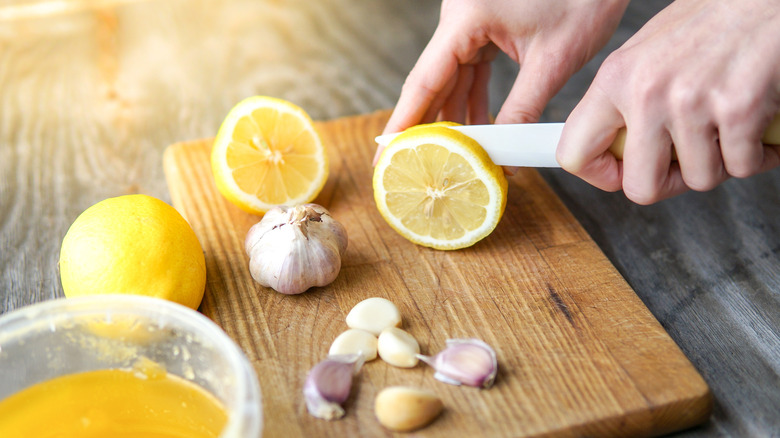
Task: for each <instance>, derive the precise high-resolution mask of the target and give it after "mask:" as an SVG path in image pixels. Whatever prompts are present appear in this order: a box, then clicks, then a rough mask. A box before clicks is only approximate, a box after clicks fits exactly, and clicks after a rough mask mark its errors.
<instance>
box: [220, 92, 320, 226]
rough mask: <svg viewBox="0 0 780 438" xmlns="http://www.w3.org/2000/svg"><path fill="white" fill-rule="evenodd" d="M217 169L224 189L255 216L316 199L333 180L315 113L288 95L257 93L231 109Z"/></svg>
mask: <svg viewBox="0 0 780 438" xmlns="http://www.w3.org/2000/svg"><path fill="white" fill-rule="evenodd" d="M211 168H212V172H213V174H214V180H215V183H216V185H217V189H218V190H219V192H220V193H221V194H222V195H223V196H224V197H225V198H227V200H228V201H230V202H232V203H233V204H235V205H237V206H238V207H240V208H241V209H242V210H244V211H247V212H249V213H252V214H264V213H265V212H266V211H268V210H270V209H271V208H273V207H275V206H277V205H282V204H284V205H295V204H301V203H306V202H310V201H312V200H313V199H314V198H315V197H316V196H317V195H318V194H319V192H320V191H321V190H322V187H323V186H324V185H325V181H326V180H327V179H328V155H327V152H326V149H325V146H324V145H323V143H322V141H321V139H320V136H319V134H318V133H317V131H316V129H315V128H314V123H313V122H312V120H311V118H310V117H309V115H308V114H307V113H306V112H305V111H304V110H303V109H301V108H300V107H298V106H296V105H295V104H293V103H291V102H288V101H286V100H283V99H278V98H274V97H268V96H254V97H250V98H247V99H244V100H242V101H241V102H239V103H238V104H236V106H235V107H233V109H231V110H230V112H229V113H228V115H227V116H226V117H225V120H224V121H223V122H222V125H221V126H220V128H219V131H218V132H217V136H216V138H215V140H214V146H213V147H212V151H211Z"/></svg>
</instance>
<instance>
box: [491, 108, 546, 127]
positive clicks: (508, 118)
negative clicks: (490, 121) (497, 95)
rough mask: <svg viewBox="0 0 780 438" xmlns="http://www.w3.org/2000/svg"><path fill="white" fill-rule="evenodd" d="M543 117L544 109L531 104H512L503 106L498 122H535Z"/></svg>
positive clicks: (497, 117)
mask: <svg viewBox="0 0 780 438" xmlns="http://www.w3.org/2000/svg"><path fill="white" fill-rule="evenodd" d="M540 117H542V110H541V109H539V108H536V107H534V106H530V105H517V104H515V105H512V106H511V107H506V108H502V109H501V111H500V112H499V114H498V116H496V123H533V122H536V121H537V120H539V118H540Z"/></svg>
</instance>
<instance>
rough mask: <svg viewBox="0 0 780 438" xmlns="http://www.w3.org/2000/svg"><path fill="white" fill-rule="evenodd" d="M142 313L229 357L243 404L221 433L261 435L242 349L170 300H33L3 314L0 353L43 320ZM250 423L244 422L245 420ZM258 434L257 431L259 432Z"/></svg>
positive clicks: (254, 385) (256, 396) (250, 370)
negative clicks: (167, 321)
mask: <svg viewBox="0 0 780 438" xmlns="http://www.w3.org/2000/svg"><path fill="white" fill-rule="evenodd" d="M95 313H104V314H109V315H110V314H114V313H117V314H128V313H129V314H138V315H141V316H147V317H169V318H172V319H173V320H175V321H176V323H177V325H183V326H185V327H186V328H187V329H188V330H189V331H192V332H194V333H197V335H198V336H202V337H204V338H208V339H210V340H212V341H213V342H214V344H215V345H216V346H217V347H218V348H219V349H220V350H222V353H223V354H225V355H226V356H227V357H228V363H230V366H231V368H232V370H231V371H232V372H233V373H234V374H235V376H236V378H237V382H236V383H237V385H236V391H235V396H234V397H233V400H231V402H232V403H234V404H235V405H236V407H241V409H239V410H238V411H237V412H236V411H233V412H231V415H230V416H229V418H228V421H227V423H226V424H225V428H224V429H223V431H222V433H221V435H220V437H227V436H238V433H242V434H243V433H247V432H249V433H250V435H251V436H255V435H259V432H260V427H261V424H262V410H261V409H260V397H261V396H260V391H259V388H260V385H259V382H258V380H257V375H256V373H255V371H254V367H252V364H251V363H250V362H249V359H248V358H247V357H246V356H245V355H244V353H243V352H242V351H241V349H240V348H239V347H238V345H236V343H235V342H234V341H233V339H231V338H230V337H229V336H228V335H227V333H225V332H224V331H223V330H222V328H220V327H219V326H218V325H217V324H216V323H215V322H214V321H212V320H211V319H209V318H208V317H206V316H205V315H203V314H202V313H200V312H198V311H196V310H193V309H191V308H189V307H186V306H183V305H181V304H178V303H174V302H172V301H168V300H164V299H161V298H155V297H148V296H143V295H129V294H103V295H93V296H88V297H74V298H55V299H51V300H47V301H43V302H39V303H35V304H30V305H27V306H24V307H21V308H18V309H15V310H12V311H11V312H8V313H6V314H4V315H0V351H1V350H2V341H3V340H7V339H9V338H10V337H12V336H13V335H14V334H15V333H16V332H17V331H18V330H23V329H25V328H26V327H28V326H30V325H32V324H36V323H39V322H40V320H41V318H44V317H45V318H46V319H47V320H51V319H52V318H53V319H66V320H67V319H71V318H72V317H73V316H74V315H86V314H95ZM244 421H246V423H244ZM255 432H256V433H255Z"/></svg>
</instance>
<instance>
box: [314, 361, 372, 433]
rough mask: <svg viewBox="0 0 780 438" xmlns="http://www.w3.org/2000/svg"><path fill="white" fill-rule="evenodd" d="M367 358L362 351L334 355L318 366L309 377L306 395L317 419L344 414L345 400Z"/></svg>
mask: <svg viewBox="0 0 780 438" xmlns="http://www.w3.org/2000/svg"><path fill="white" fill-rule="evenodd" d="M363 362H364V358H363V356H362V355H359V354H347V355H331V356H328V358H327V359H325V360H323V361H322V362H320V363H318V364H317V365H315V366H314V367H313V368H312V369H311V370H310V371H309V374H308V375H307V376H306V383H304V385H303V397H304V399H305V400H306V409H307V410H308V411H309V413H310V414H311V415H313V416H315V417H317V418H322V419H324V420H336V419H339V418H341V417H343V416H344V413H345V412H344V408H343V407H342V406H341V405H342V403H344V402H345V401H347V399H348V398H349V393H350V391H351V389H352V377H353V376H354V375H355V374H357V373H358V372H359V371H360V368H361V367H362V366H363Z"/></svg>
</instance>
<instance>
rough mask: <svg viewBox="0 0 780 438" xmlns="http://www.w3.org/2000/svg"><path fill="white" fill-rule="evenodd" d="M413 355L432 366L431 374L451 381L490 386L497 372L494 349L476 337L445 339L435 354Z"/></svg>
mask: <svg viewBox="0 0 780 438" xmlns="http://www.w3.org/2000/svg"><path fill="white" fill-rule="evenodd" d="M417 357H418V358H419V359H420V360H422V361H423V362H425V363H427V364H428V365H430V366H432V367H433V368H434V369H435V370H436V374H434V376H433V377H435V378H436V379H438V380H440V381H442V382H445V383H449V384H452V385H461V384H462V385H467V386H474V387H477V388H490V387H491V386H492V385H493V382H494V381H495V379H496V373H497V372H498V361H497V360H496V352H495V351H493V349H492V348H491V347H490V345H488V344H486V343H484V342H482V341H480V340H479V339H449V340H447V348H445V349H444V350H443V351H441V352H440V353H439V354H437V355H436V356H433V357H430V356H423V355H417Z"/></svg>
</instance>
